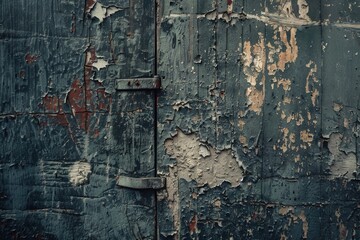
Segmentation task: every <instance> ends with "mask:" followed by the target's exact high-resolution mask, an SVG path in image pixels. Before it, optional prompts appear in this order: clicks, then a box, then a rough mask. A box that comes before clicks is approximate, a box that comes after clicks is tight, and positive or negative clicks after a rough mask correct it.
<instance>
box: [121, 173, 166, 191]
mask: <svg viewBox="0 0 360 240" xmlns="http://www.w3.org/2000/svg"><path fill="white" fill-rule="evenodd" d="M116 185H118V186H121V187H126V188H133V189H155V190H156V189H162V188H165V178H162V177H142V178H133V177H126V176H119V177H118V179H117V181H116Z"/></svg>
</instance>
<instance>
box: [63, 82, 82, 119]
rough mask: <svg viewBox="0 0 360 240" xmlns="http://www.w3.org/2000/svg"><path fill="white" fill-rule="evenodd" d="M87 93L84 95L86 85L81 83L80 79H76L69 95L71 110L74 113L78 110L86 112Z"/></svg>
mask: <svg viewBox="0 0 360 240" xmlns="http://www.w3.org/2000/svg"><path fill="white" fill-rule="evenodd" d="M84 100H85V95H84V87H83V85H82V84H81V82H80V80H78V79H77V80H75V81H74V82H73V83H72V84H71V90H70V91H69V93H68V95H67V100H66V102H68V103H69V104H70V106H71V110H72V112H73V113H76V112H85V111H86V107H85V101H84Z"/></svg>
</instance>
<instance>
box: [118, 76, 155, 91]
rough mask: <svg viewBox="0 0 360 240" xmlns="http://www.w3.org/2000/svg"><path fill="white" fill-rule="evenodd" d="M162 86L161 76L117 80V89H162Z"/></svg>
mask: <svg viewBox="0 0 360 240" xmlns="http://www.w3.org/2000/svg"><path fill="white" fill-rule="evenodd" d="M160 87H161V79H160V77H159V76H154V77H152V78H129V79H117V80H116V90H147V89H149V90H151V89H160Z"/></svg>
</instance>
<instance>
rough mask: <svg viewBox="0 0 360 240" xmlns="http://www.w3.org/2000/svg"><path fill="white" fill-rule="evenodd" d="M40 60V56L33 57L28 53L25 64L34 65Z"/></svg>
mask: <svg viewBox="0 0 360 240" xmlns="http://www.w3.org/2000/svg"><path fill="white" fill-rule="evenodd" d="M38 59H39V56H38V55H32V54H30V53H27V54H26V55H25V62H26V63H27V64H33V63H34V62H36V61H37V60H38Z"/></svg>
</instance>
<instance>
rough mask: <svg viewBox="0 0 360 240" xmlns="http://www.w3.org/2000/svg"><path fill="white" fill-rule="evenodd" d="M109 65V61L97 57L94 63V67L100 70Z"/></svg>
mask: <svg viewBox="0 0 360 240" xmlns="http://www.w3.org/2000/svg"><path fill="white" fill-rule="evenodd" d="M108 65H109V63H108V61H106V60H104V59H102V58H99V57H98V58H97V60H96V61H95V62H94V63H93V64H92V66H93V67H94V68H96V69H97V70H100V69H102V68H106V67H107V66H108Z"/></svg>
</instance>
